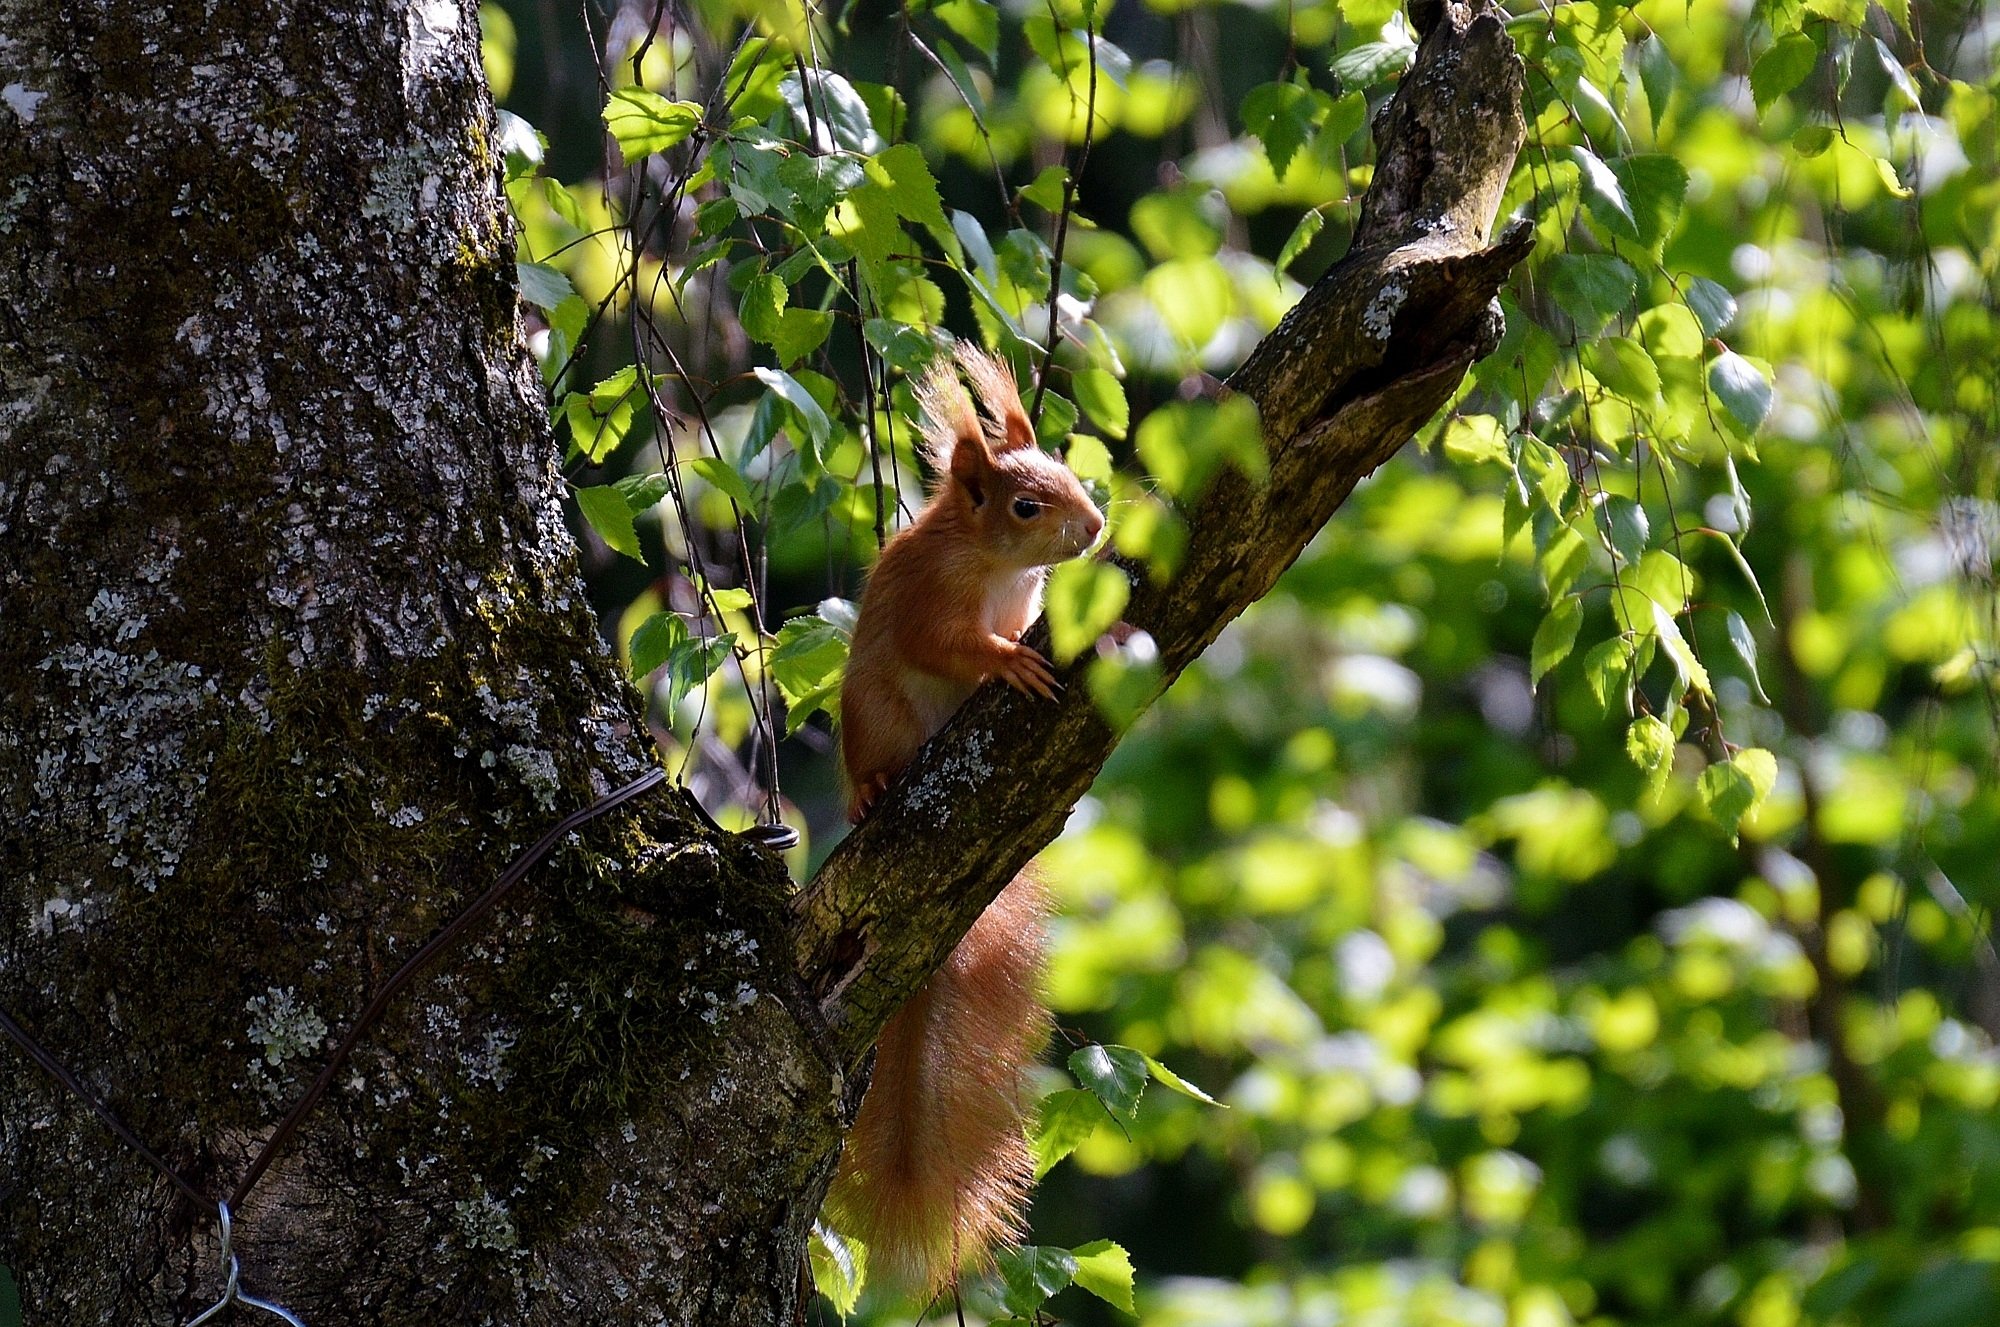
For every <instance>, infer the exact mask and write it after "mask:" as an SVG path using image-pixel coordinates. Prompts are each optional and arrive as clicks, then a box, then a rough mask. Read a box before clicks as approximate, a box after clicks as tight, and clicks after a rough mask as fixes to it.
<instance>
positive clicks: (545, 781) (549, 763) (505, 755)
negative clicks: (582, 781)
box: [500, 744, 562, 811]
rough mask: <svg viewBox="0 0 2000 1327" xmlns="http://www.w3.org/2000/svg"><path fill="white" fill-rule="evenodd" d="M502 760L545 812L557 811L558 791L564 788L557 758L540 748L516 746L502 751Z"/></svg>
mask: <svg viewBox="0 0 2000 1327" xmlns="http://www.w3.org/2000/svg"><path fill="white" fill-rule="evenodd" d="M500 759H501V760H502V761H504V762H505V763H506V765H507V768H509V769H511V770H513V771H514V773H515V774H516V775H517V776H519V778H520V780H521V782H522V783H523V784H525V785H526V786H527V789H528V791H529V792H530V793H532V794H533V795H534V798H535V804H536V805H537V806H539V807H541V808H542V809H543V810H544V811H553V810H555V809H556V791H557V789H559V788H561V787H562V779H561V777H560V776H559V775H558V774H557V773H556V758H555V756H553V755H552V754H550V753H549V752H547V751H544V750H542V749H541V748H540V747H532V746H521V745H519V744H516V745H514V746H510V747H508V748H507V749H506V750H504V751H502V752H501V753H500Z"/></svg>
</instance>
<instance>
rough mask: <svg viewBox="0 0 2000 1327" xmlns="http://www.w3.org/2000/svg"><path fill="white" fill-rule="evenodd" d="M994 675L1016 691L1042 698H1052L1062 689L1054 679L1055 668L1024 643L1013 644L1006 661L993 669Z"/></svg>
mask: <svg viewBox="0 0 2000 1327" xmlns="http://www.w3.org/2000/svg"><path fill="white" fill-rule="evenodd" d="M994 676H995V677H998V678H999V679H1000V680H1001V681H1003V682H1005V683H1006V684H1007V685H1008V686H1010V687H1012V688H1014V690H1016V691H1022V692H1026V693H1028V694H1030V695H1035V696H1040V697H1041V698H1042V699H1043V700H1054V699H1055V698H1056V692H1058V691H1060V690H1062V685H1061V683H1059V682H1057V681H1056V675H1055V670H1054V669H1052V668H1051V667H1049V661H1048V660H1047V659H1044V658H1043V657H1042V656H1041V655H1040V654H1039V653H1038V652H1037V651H1035V650H1034V649H1033V648H1031V647H1029V646H1026V645H1018V644H1017V645H1015V646H1014V649H1013V651H1012V653H1010V654H1009V655H1008V656H1007V661H1006V662H1005V663H1003V664H1001V665H1000V667H999V668H998V669H996V670H995V671H994Z"/></svg>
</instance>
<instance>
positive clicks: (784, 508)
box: [771, 474, 844, 539]
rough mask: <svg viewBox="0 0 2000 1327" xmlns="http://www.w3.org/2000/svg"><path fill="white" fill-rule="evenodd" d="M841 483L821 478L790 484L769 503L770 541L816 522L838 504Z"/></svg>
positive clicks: (831, 477) (830, 477)
mask: <svg viewBox="0 0 2000 1327" xmlns="http://www.w3.org/2000/svg"><path fill="white" fill-rule="evenodd" d="M843 491H844V490H843V487H842V484H841V481H840V480H838V479H835V478H834V477H833V476H832V475H825V474H823V475H820V476H819V477H818V478H817V479H815V480H813V481H812V482H811V483H810V484H808V483H806V482H804V481H803V480H796V479H795V480H792V481H791V482H790V483H787V484H786V485H784V487H782V488H780V489H779V490H778V492H777V496H775V497H773V498H772V499H771V537H772V538H773V539H782V538H784V537H785V536H786V535H788V534H790V533H791V532H792V531H794V530H796V529H798V528H799V527H800V526H802V525H805V524H806V523H807V522H809V521H816V520H818V519H819V518H820V517H821V516H823V515H825V514H826V513H827V512H828V511H830V510H832V508H833V504H834V503H836V502H838V501H840V495H841V493H842V492H843Z"/></svg>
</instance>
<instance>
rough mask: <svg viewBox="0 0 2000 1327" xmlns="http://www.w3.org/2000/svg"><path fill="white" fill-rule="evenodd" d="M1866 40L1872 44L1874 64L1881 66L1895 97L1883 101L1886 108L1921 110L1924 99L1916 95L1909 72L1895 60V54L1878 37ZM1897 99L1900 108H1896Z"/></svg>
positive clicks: (1914, 84) (1915, 86)
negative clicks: (1873, 47)
mask: <svg viewBox="0 0 2000 1327" xmlns="http://www.w3.org/2000/svg"><path fill="white" fill-rule="evenodd" d="M1868 40H1869V41H1871V42H1873V43H1874V45H1875V59H1876V62H1877V63H1879V64H1880V65H1881V66H1882V72H1883V73H1885V74H1887V75H1888V76H1889V86H1890V88H1891V89H1893V90H1894V92H1895V94H1896V96H1895V97H1891V98H1886V99H1885V105H1886V107H1888V108H1893V109H1896V110H1922V109H1923V106H1924V99H1923V97H1922V96H1921V95H1919V94H1918V92H1917V85H1916V83H1915V82H1914V81H1913V80H1912V79H1911V78H1910V71H1909V70H1908V69H1905V68H1904V67H1903V62H1902V61H1901V60H1898V59H1897V58H1896V53H1895V52H1894V51H1892V50H1890V49H1889V47H1888V45H1887V43H1885V42H1884V41H1883V40H1882V39H1881V38H1880V37H1870V38H1869V39H1868ZM1897 98H1900V99H1901V101H1902V105H1901V106H1896V104H1895V103H1896V100H1897Z"/></svg>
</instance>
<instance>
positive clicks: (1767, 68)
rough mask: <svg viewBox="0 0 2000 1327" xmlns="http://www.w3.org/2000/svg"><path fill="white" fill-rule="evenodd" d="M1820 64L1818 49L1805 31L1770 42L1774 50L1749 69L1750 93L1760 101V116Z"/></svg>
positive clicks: (1759, 57)
mask: <svg viewBox="0 0 2000 1327" xmlns="http://www.w3.org/2000/svg"><path fill="white" fill-rule="evenodd" d="M1818 63H1819V47H1818V45H1816V44H1815V43H1814V41H1813V39H1812V38H1811V37H1808V36H1807V35H1806V34H1805V33H1803V32H1788V33H1786V34H1785V35H1784V36H1782V37H1780V38H1778V40H1776V41H1774V42H1772V43H1771V48H1770V49H1769V50H1767V51H1765V52H1764V53H1763V54H1762V55H1760V56H1758V57H1757V63H1756V64H1754V65H1752V66H1750V94H1751V96H1753V97H1754V98H1755V99H1756V101H1757V113H1758V114H1759V115H1762V114H1763V113H1764V111H1765V109H1766V108H1767V107H1769V106H1770V104H1771V103H1772V102H1774V101H1776V100H1777V99H1778V98H1780V97H1782V96H1784V95H1785V94H1786V93H1787V92H1790V91H1791V90H1792V89H1793V88H1795V87H1797V86H1798V85H1799V84H1801V83H1803V82H1805V81H1806V75H1808V74H1810V73H1812V71H1813V66H1814V65H1816V64H1818Z"/></svg>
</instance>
